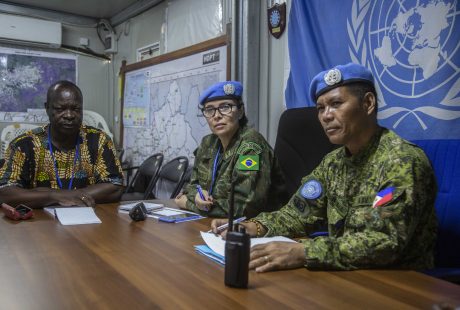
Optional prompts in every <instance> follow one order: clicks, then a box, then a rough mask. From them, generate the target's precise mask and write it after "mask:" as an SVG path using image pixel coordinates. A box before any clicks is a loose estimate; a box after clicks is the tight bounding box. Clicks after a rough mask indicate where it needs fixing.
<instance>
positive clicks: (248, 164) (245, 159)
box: [238, 155, 259, 171]
mask: <svg viewBox="0 0 460 310" xmlns="http://www.w3.org/2000/svg"><path fill="white" fill-rule="evenodd" d="M238 169H239V170H250V171H258V170H259V155H240V156H239V157H238Z"/></svg>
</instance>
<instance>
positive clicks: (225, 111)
mask: <svg viewBox="0 0 460 310" xmlns="http://www.w3.org/2000/svg"><path fill="white" fill-rule="evenodd" d="M233 107H237V108H238V109H239V108H240V107H241V104H230V103H224V104H222V105H220V106H218V107H217V108H214V107H204V108H202V109H201V113H203V116H204V117H206V118H211V117H214V115H216V111H217V110H219V113H220V114H221V115H229V114H231V113H232V111H233Z"/></svg>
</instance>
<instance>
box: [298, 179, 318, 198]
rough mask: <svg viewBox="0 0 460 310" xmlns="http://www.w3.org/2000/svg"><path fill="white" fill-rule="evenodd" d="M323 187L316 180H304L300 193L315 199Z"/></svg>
mask: <svg viewBox="0 0 460 310" xmlns="http://www.w3.org/2000/svg"><path fill="white" fill-rule="evenodd" d="M322 192H323V188H322V186H321V183H319V182H318V181H316V180H310V181H308V182H306V183H305V184H304V185H303V186H302V188H301V189H300V195H301V196H302V197H303V198H305V199H317V198H319V197H320V196H321V194H322Z"/></svg>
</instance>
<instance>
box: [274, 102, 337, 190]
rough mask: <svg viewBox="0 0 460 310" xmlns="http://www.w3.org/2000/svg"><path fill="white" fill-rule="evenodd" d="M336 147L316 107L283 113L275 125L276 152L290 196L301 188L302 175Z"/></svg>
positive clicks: (306, 173)
mask: <svg viewBox="0 0 460 310" xmlns="http://www.w3.org/2000/svg"><path fill="white" fill-rule="evenodd" d="M335 148H337V146H335V145H333V144H332V143H330V142H329V139H328V138H327V136H326V134H325V133H324V130H323V128H322V126H321V124H320V122H319V120H318V112H317V110H316V108H315V107H306V108H297V109H288V110H286V111H284V112H283V114H282V115H281V117H280V121H279V125H278V133H277V136H276V143H275V155H276V157H277V158H278V161H279V163H280V166H281V169H282V170H283V173H284V176H285V178H286V189H287V191H288V193H289V196H292V195H293V194H294V193H295V192H296V191H297V189H298V188H299V187H300V185H301V184H300V182H301V180H302V178H303V177H304V176H306V175H308V174H309V173H310V172H312V171H313V169H315V168H316V166H318V164H319V163H320V162H321V160H322V159H323V157H324V156H325V155H326V154H327V153H329V152H331V151H332V150H334V149H335Z"/></svg>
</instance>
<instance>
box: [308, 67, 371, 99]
mask: <svg viewBox="0 0 460 310" xmlns="http://www.w3.org/2000/svg"><path fill="white" fill-rule="evenodd" d="M356 82H364V83H369V84H371V85H372V86H374V77H373V76H372V72H371V71H370V70H369V69H367V68H366V67H364V66H361V65H358V64H354V63H348V64H346V65H338V66H336V67H335V68H333V69H330V70H326V71H323V72H320V73H318V74H317V75H316V76H315V77H314V78H313V80H312V81H311V84H310V99H311V101H312V102H314V103H316V100H317V99H318V97H319V96H321V95H322V94H324V93H326V92H328V91H330V90H331V89H334V88H336V87H339V86H343V85H347V84H351V83H356Z"/></svg>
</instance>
